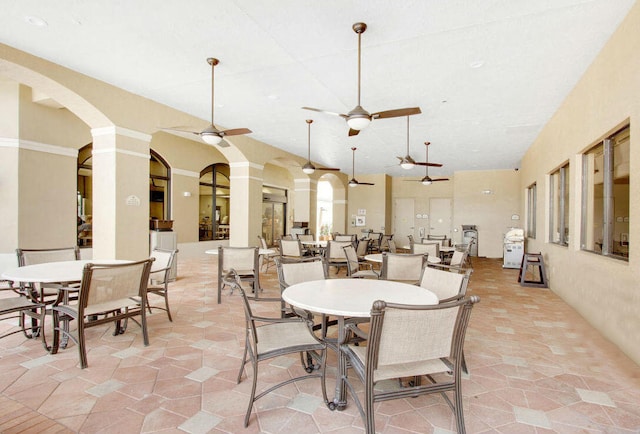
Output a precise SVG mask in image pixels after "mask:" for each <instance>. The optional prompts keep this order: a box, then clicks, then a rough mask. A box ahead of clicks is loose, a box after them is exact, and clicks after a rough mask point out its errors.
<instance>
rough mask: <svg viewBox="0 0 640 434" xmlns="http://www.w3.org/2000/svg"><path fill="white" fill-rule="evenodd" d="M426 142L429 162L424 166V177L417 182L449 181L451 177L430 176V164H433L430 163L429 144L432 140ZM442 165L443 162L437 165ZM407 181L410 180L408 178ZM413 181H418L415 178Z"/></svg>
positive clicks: (426, 183)
mask: <svg viewBox="0 0 640 434" xmlns="http://www.w3.org/2000/svg"><path fill="white" fill-rule="evenodd" d="M424 144H425V160H426V161H427V164H425V165H424V166H425V168H424V172H425V173H424V178H422V179H420V180H417V182H420V183H421V184H422V185H431V183H432V182H439V181H448V180H449V178H435V179H434V178H431V177H430V176H429V166H433V164H430V163H429V145H430V144H431V142H424ZM440 166H442V164H438V166H437V167H440ZM407 181H409V180H408V179H407ZM411 181H412V182H416V180H415V179H412V180H411Z"/></svg>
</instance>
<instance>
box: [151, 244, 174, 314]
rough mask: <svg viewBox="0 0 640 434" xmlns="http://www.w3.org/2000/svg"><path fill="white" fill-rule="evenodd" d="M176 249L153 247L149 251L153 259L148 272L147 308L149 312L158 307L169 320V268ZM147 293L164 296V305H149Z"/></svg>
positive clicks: (172, 262)
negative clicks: (164, 312)
mask: <svg viewBox="0 0 640 434" xmlns="http://www.w3.org/2000/svg"><path fill="white" fill-rule="evenodd" d="M177 254H178V249H174V250H167V249H158V248H155V249H153V251H152V252H151V257H152V258H154V259H155V260H154V261H153V265H152V266H151V271H150V273H149V283H148V285H147V292H146V294H147V303H146V304H147V308H148V309H149V313H151V310H152V309H160V310H164V311H166V312H167V316H168V317H169V321H173V318H172V317H171V310H170V308H169V281H170V280H171V278H170V275H171V269H172V268H173V264H174V263H175V261H176V258H177V256H176V255H177ZM149 294H155V295H158V296H160V297H163V298H164V306H165V307H160V306H151V304H149Z"/></svg>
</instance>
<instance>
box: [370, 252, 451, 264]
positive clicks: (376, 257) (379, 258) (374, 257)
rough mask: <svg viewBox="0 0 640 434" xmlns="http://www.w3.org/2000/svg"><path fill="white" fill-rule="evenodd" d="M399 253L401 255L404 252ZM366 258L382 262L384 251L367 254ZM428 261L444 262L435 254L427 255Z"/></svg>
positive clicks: (434, 262)
mask: <svg viewBox="0 0 640 434" xmlns="http://www.w3.org/2000/svg"><path fill="white" fill-rule="evenodd" d="M399 254H400V255H401V254H402V253H399ZM364 260H365V261H369V262H382V253H371V254H369V255H365V257H364ZM427 262H429V263H430V264H439V263H440V262H442V259H440V258H437V257H435V256H427Z"/></svg>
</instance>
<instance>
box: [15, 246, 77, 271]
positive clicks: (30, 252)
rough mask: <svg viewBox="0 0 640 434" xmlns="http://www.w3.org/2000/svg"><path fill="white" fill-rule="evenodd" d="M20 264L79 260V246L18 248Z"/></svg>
mask: <svg viewBox="0 0 640 434" xmlns="http://www.w3.org/2000/svg"><path fill="white" fill-rule="evenodd" d="M16 253H17V255H18V264H19V266H21V267H23V266H25V265H36V264H44V263H47V262H60V261H77V260H78V259H80V250H79V249H78V247H76V246H74V247H63V248H59V249H16Z"/></svg>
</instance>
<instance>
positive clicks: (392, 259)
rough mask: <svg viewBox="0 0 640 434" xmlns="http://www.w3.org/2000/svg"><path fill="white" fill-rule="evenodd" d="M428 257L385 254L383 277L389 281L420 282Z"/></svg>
mask: <svg viewBox="0 0 640 434" xmlns="http://www.w3.org/2000/svg"><path fill="white" fill-rule="evenodd" d="M425 260H426V257H425V256H424V255H422V254H416V255H406V254H394V253H383V256H382V277H383V278H384V279H387V280H412V281H416V282H419V281H420V277H421V276H422V268H423V267H424V264H425Z"/></svg>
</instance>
